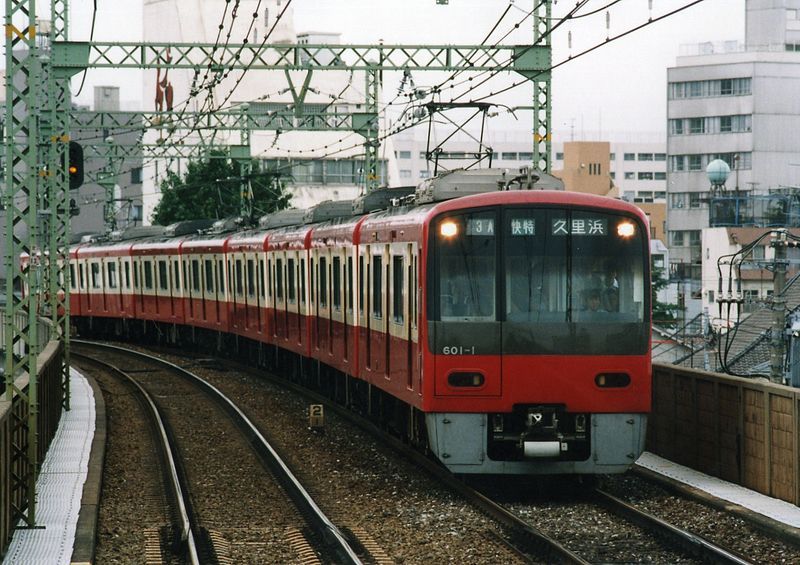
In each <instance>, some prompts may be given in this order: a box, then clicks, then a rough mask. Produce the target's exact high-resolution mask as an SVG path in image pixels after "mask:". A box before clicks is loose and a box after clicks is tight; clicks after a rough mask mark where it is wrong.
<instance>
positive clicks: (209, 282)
mask: <svg viewBox="0 0 800 565" xmlns="http://www.w3.org/2000/svg"><path fill="white" fill-rule="evenodd" d="M203 265H204V266H205V270H206V292H207V293H209V294H213V293H214V261H212V260H211V259H206V260H205V261H204V263H203Z"/></svg>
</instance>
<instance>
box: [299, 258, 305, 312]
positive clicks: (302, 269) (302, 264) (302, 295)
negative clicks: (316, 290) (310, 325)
mask: <svg viewBox="0 0 800 565" xmlns="http://www.w3.org/2000/svg"><path fill="white" fill-rule="evenodd" d="M300 303H301V304H305V303H306V260H305V258H303V259H300Z"/></svg>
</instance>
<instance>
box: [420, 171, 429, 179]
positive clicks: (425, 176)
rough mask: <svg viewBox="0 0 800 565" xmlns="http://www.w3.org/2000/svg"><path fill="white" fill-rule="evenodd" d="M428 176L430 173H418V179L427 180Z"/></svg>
mask: <svg viewBox="0 0 800 565" xmlns="http://www.w3.org/2000/svg"><path fill="white" fill-rule="evenodd" d="M430 176H431V172H430V171H420V172H419V178H421V179H427V178H430Z"/></svg>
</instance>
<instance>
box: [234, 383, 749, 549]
mask: <svg viewBox="0 0 800 565" xmlns="http://www.w3.org/2000/svg"><path fill="white" fill-rule="evenodd" d="M242 370H249V369H248V368H242ZM259 374H261V373H259ZM281 382H282V383H284V384H285V386H288V387H291V388H293V389H295V390H296V391H297V392H298V393H299V394H303V395H307V396H309V397H310V398H311V399H312V400H313V401H314V402H316V403H324V404H325V405H326V409H328V410H334V411H336V413H337V414H339V415H340V416H341V417H343V418H345V419H347V420H348V421H350V422H351V423H353V424H355V425H357V426H359V427H360V428H361V429H363V430H365V431H368V432H369V433H371V434H373V435H374V436H375V437H378V438H379V439H380V441H381V442H383V443H385V444H388V445H390V446H391V447H392V448H393V449H395V450H396V451H397V452H399V453H400V454H401V455H402V456H403V457H404V458H409V459H413V460H414V462H415V463H416V464H417V465H418V466H421V467H424V468H425V469H426V470H427V471H428V472H429V473H431V474H432V475H434V476H435V477H436V478H437V480H439V481H441V482H442V483H444V484H446V485H447V486H448V488H450V489H451V490H454V491H456V492H458V493H460V494H461V495H462V496H464V497H465V498H466V499H468V500H469V501H470V503H471V504H473V505H474V506H476V507H478V508H480V509H481V511H483V512H485V513H486V514H487V515H489V516H491V517H492V518H493V519H494V520H496V521H497V522H499V523H500V524H502V525H503V526H504V527H505V528H506V531H505V532H502V533H501V532H497V531H489V532H487V537H489V538H490V539H492V540H493V541H494V542H495V543H499V544H502V545H504V546H506V547H508V548H509V550H510V551H511V552H512V553H514V554H516V555H517V556H518V557H519V558H520V559H521V560H522V561H528V562H535V561H537V560H540V559H545V560H546V562H560V563H582V564H584V563H591V562H595V560H594V559H592V558H588V559H587V558H585V557H583V556H582V551H581V550H572V549H570V546H569V544H568V543H565V542H563V541H561V540H560V539H558V537H557V536H552V535H548V534H547V533H545V531H544V530H543V529H540V528H537V527H535V526H533V525H531V523H530V521H529V520H526V519H525V518H523V517H521V516H520V515H518V514H517V513H515V512H513V511H511V510H509V509H508V508H507V507H505V506H504V505H502V504H500V503H498V502H496V501H494V500H492V499H491V498H490V497H487V496H485V495H484V494H481V493H480V492H479V491H478V490H475V489H473V488H471V487H469V486H468V485H466V484H465V483H464V482H463V481H461V480H459V479H458V478H457V477H454V476H453V475H452V474H451V473H449V472H448V471H446V470H445V469H443V468H442V467H441V466H439V465H438V464H436V463H435V462H434V461H432V460H430V459H428V458H426V457H424V456H422V455H421V454H420V453H419V452H418V451H416V450H415V449H413V448H411V447H409V446H408V445H407V444H405V443H403V442H402V441H399V440H397V439H396V438H395V437H394V436H392V435H390V434H388V433H386V432H385V431H384V430H381V429H379V428H377V427H375V426H374V425H372V424H371V423H369V422H367V421H365V420H363V419H361V418H359V417H357V416H355V415H354V414H353V413H352V412H350V411H348V410H346V409H344V408H342V407H340V406H339V405H337V404H333V403H330V402H329V400H328V399H327V398H326V397H324V396H322V395H319V394H317V393H315V392H313V391H309V390H308V389H306V388H303V387H299V386H297V385H295V384H293V383H288V382H285V381H283V380H282V381H281ZM591 499H592V500H593V502H594V503H595V504H597V505H600V506H602V507H603V508H605V509H606V510H607V511H609V512H611V513H613V514H614V515H616V516H618V517H620V518H622V519H623V520H625V521H627V522H628V523H631V524H633V525H634V526H636V527H637V528H639V529H641V530H642V533H641V535H642V536H644V537H654V538H656V540H657V541H656V543H657V544H662V545H663V544H667V545H668V546H670V547H671V548H674V550H675V551H676V553H677V554H680V555H684V556H685V557H687V558H688V560H690V561H691V560H692V559H694V560H697V561H700V562H707V561H711V562H715V563H731V564H737V565H743V564H746V563H750V562H749V561H748V560H747V559H745V558H743V557H741V556H739V555H737V554H736V553H735V552H733V551H730V550H729V549H726V548H725V547H722V546H719V545H717V544H714V543H713V542H711V541H708V540H707V539H705V538H703V537H702V536H700V535H697V534H695V533H693V532H691V531H687V530H684V529H682V528H680V527H678V526H675V525H673V524H670V523H668V522H666V521H664V520H662V519H660V518H658V517H656V516H654V515H652V514H649V513H647V512H645V511H643V510H640V509H637V508H636V507H635V506H633V505H631V504H627V503H625V502H624V501H622V500H620V499H619V498H616V497H614V496H613V495H611V494H609V493H606V492H604V491H602V490H600V489H596V490H594V491H592V492H591ZM622 559H623V560H624V559H625V557H624V556H623V557H622Z"/></svg>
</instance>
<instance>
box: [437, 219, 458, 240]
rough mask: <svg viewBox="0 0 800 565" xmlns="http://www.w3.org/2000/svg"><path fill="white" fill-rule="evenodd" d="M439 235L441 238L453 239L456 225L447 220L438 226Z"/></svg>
mask: <svg viewBox="0 0 800 565" xmlns="http://www.w3.org/2000/svg"><path fill="white" fill-rule="evenodd" d="M439 233H440V234H442V237H454V236H455V235H457V234H458V224H457V223H455V222H454V221H452V220H447V221H444V222H442V223H441V224H440V225H439Z"/></svg>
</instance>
